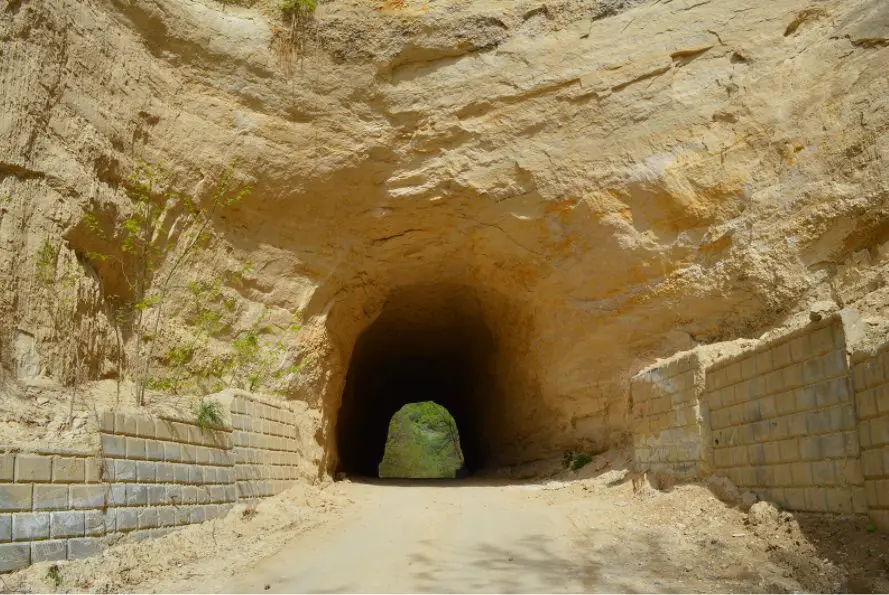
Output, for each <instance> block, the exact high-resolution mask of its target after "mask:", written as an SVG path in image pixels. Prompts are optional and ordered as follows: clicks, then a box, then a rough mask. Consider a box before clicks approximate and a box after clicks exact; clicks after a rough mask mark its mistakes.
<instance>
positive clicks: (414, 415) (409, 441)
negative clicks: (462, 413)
mask: <svg viewBox="0 0 889 595" xmlns="http://www.w3.org/2000/svg"><path fill="white" fill-rule="evenodd" d="M462 466H463V451H462V450H461V449H460V435H459V432H458V431H457V423H456V422H455V421H454V418H453V417H452V416H451V414H450V413H449V412H448V410H447V409H445V408H444V407H442V406H441V405H438V404H437V403H433V402H432V401H424V402H421V403H408V404H407V405H405V406H404V407H402V408H401V409H399V410H398V411H397V412H396V413H395V415H393V416H392V420H391V421H390V422H389V435H388V438H387V440H386V450H385V454H384V455H383V460H382V461H381V462H380V467H379V474H380V477H388V478H407V479H438V478H454V477H456V475H457V471H458V470H459V469H460V468H461V467H462Z"/></svg>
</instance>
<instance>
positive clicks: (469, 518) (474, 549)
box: [199, 481, 781, 593]
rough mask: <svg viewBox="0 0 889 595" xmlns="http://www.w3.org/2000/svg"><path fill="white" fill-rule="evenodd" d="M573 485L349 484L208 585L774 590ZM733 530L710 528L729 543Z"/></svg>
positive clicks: (735, 564) (736, 562)
mask: <svg viewBox="0 0 889 595" xmlns="http://www.w3.org/2000/svg"><path fill="white" fill-rule="evenodd" d="M570 491H572V490H547V489H543V488H542V487H541V486H539V485H537V486H530V485H526V486H522V485H506V484H497V483H490V482H488V483H484V482H472V481H469V482H456V483H454V482H451V483H435V482H426V483H422V484H419V485H418V484H409V483H408V484H391V483H389V484H385V483H355V484H352V486H351V487H350V490H349V492H350V496H351V498H352V499H353V500H354V502H355V505H354V506H353V507H352V509H351V510H350V511H348V512H347V513H346V514H345V515H344V516H342V517H340V518H338V519H335V520H333V521H331V522H329V523H327V524H325V525H323V526H321V527H318V528H316V529H313V530H311V531H308V532H306V533H304V534H302V535H300V536H298V537H297V538H296V539H295V540H294V541H292V542H290V543H289V544H287V545H286V546H284V547H283V548H282V549H281V550H280V551H279V552H278V553H277V554H275V555H273V556H271V557H268V558H266V559H264V560H262V561H261V562H259V563H258V564H257V565H255V566H254V567H253V568H252V569H249V570H245V571H242V572H241V573H239V574H238V575H237V576H235V577H232V578H231V579H229V580H227V581H226V582H225V583H224V584H223V583H220V584H208V585H206V587H207V590H209V591H212V590H219V589H223V590H230V591H235V592H263V591H264V590H267V591H268V592H271V593H287V592H316V593H325V592H331V593H333V592H529V591H530V592H671V591H672V592H677V591H688V590H709V589H715V590H733V589H734V590H745V591H748V590H766V591H768V590H774V589H775V587H777V586H778V585H776V584H774V583H771V584H768V583H766V582H763V578H762V577H763V576H766V575H769V574H775V575H776V576H777V575H780V574H781V571H780V570H779V569H776V568H767V569H764V572H756V573H754V572H752V569H753V568H755V567H756V566H757V565H758V564H760V563H765V560H761V561H754V560H750V558H751V556H750V554H749V553H748V552H746V551H745V552H744V553H745V555H744V556H743V557H744V558H746V559H747V560H748V563H744V561H743V560H740V559H738V557H737V556H735V555H733V553H732V552H731V551H722V552H721V556H718V557H724V558H725V559H724V560H723V562H724V564H721V565H718V566H713V564H712V562H713V560H710V561H708V563H707V564H706V565H702V564H700V562H701V560H700V557H701V554H702V553H706V552H703V551H702V547H703V548H706V545H704V546H701V545H699V544H694V543H690V542H685V543H684V542H683V540H682V539H681V538H679V539H676V538H678V537H680V536H679V535H678V534H677V535H675V536H674V535H672V534H670V533H669V532H668V533H665V532H664V531H663V527H659V526H657V525H658V523H657V522H655V523H654V526H652V524H651V523H643V522H641V521H640V522H639V523H634V522H632V521H631V520H630V518H629V515H627V512H629V511H627V510H626V507H627V506H630V505H631V504H630V503H628V502H627V501H621V500H622V499H621V498H618V499H613V500H606V499H602V498H596V497H587V498H582V499H579V498H578V497H577V494H569V493H568V492H570ZM620 493H621V494H623V495H624V496H627V493H626V491H621V492H620ZM696 495H698V494H696ZM590 496H592V494H590ZM630 496H631V495H630ZM671 520H672V519H671ZM730 525H731V524H730ZM730 525H727V526H726V527H722V528H715V529H714V531H715V532H716V533H717V534H719V533H723V534H725V537H726V538H727V539H729V540H731V539H732V537H731V535H732V533H731V531H732V529H731V527H730ZM677 533H678V532H677ZM686 541H687V540H686ZM735 541H736V542H740V541H741V540H740V539H738V538H735ZM720 543H721V542H720ZM737 545H738V546H739V547H741V544H740V543H738V544H737ZM696 569H700V570H705V569H706V570H708V572H709V575H708V576H700V573H696V572H694V570H696ZM770 570H774V572H770ZM266 586H268V589H266ZM199 589H200V588H199Z"/></svg>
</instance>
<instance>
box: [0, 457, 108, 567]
mask: <svg viewBox="0 0 889 595" xmlns="http://www.w3.org/2000/svg"><path fill="white" fill-rule="evenodd" d="M105 523H106V514H105V485H104V484H103V483H102V477H101V465H100V460H99V458H98V457H97V456H96V453H94V452H82V451H73V450H72V451H68V450H55V451H53V450H43V451H38V452H27V453H25V452H19V451H17V450H16V449H14V448H12V447H7V448H5V449H3V452H0V572H5V571H9V570H15V569H17V568H22V567H24V566H27V565H28V564H31V563H34V562H41V561H51V560H66V559H68V560H73V559H77V558H82V557H84V556H87V555H90V554H92V553H94V552H96V551H98V549H100V548H101V547H102V545H103V542H102V539H103V538H104V536H105V535H106V533H107V530H106V527H105Z"/></svg>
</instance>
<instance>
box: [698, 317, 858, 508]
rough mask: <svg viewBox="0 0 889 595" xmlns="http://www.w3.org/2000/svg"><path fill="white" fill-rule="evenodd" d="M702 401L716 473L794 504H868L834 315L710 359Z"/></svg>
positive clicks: (840, 330) (839, 329)
mask: <svg viewBox="0 0 889 595" xmlns="http://www.w3.org/2000/svg"><path fill="white" fill-rule="evenodd" d="M703 399H704V400H705V401H706V403H707V405H708V408H709V414H710V426H711V431H712V443H711V448H712V453H713V455H712V457H713V459H712V460H713V471H714V472H715V473H718V474H720V475H724V476H727V477H728V478H729V479H731V480H732V481H733V482H734V483H735V484H736V485H738V486H739V487H740V488H741V489H742V490H749V491H752V492H754V493H756V494H757V495H759V496H760V497H761V498H764V499H768V500H771V501H774V502H777V503H779V504H780V505H782V506H784V507H785V508H788V509H791V510H802V511H812V512H839V513H853V512H854V513H864V512H866V511H867V502H866V498H865V489H864V479H863V476H862V469H861V460H860V447H859V439H858V421H857V418H856V413H855V405H854V400H853V391H852V386H851V381H850V378H849V366H848V362H847V354H846V344H845V335H844V332H843V326H842V321H841V320H840V319H839V318H838V317H837V318H830V319H827V320H825V321H822V322H820V323H818V324H814V325H810V326H808V327H806V328H804V329H802V330H800V331H798V332H795V333H792V334H789V335H785V336H782V337H779V338H777V339H774V340H772V341H770V342H768V343H766V344H765V345H763V346H761V347H759V348H758V349H756V350H754V351H752V352H748V353H745V354H743V355H741V356H738V357H734V358H731V359H728V360H724V361H721V362H718V363H716V364H714V365H713V366H711V367H710V368H708V369H707V370H706V392H705V395H704V397H703Z"/></svg>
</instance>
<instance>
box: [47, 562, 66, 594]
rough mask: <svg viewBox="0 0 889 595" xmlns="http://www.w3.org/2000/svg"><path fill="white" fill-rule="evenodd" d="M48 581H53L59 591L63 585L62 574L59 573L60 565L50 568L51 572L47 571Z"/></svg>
mask: <svg viewBox="0 0 889 595" xmlns="http://www.w3.org/2000/svg"><path fill="white" fill-rule="evenodd" d="M46 578H47V580H50V581H52V584H53V585H55V587H56V589H58V588H59V587H60V586H61V585H62V573H61V572H59V565H58V564H53V565H52V566H50V567H49V570H47V571H46Z"/></svg>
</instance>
